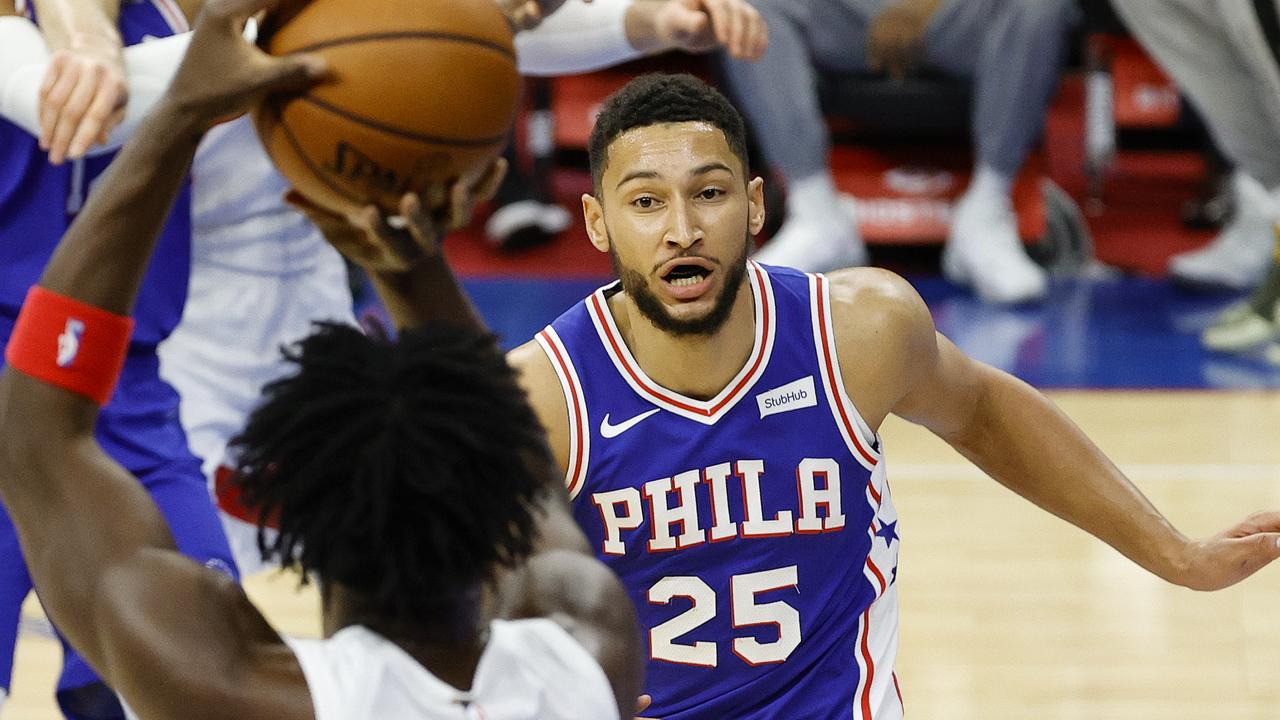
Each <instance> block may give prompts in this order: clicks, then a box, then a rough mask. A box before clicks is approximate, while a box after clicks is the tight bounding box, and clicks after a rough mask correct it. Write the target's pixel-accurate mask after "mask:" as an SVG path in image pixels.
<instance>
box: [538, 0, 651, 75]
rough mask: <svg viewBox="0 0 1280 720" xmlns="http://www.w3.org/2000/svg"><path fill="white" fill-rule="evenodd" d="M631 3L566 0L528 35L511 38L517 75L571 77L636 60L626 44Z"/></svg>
mask: <svg viewBox="0 0 1280 720" xmlns="http://www.w3.org/2000/svg"><path fill="white" fill-rule="evenodd" d="M631 2H632V0H593V2H589V3H586V2H582V0H568V2H566V3H565V4H564V5H563V6H562V7H561V8H560V9H559V10H557V11H555V12H554V13H551V16H550V17H548V18H547V19H546V20H544V21H543V22H542V24H541V25H539V26H538V27H536V28H534V29H533V30H527V31H525V32H521V33H517V34H516V57H517V58H518V61H519V65H520V74H522V75H544V76H545V75H576V74H578V73H584V72H591V71H592V70H599V69H601V68H606V67H609V66H610V65H617V64H619V63H623V62H626V61H628V60H634V59H636V58H638V57H640V55H641V53H640V52H639V51H638V50H636V49H635V48H633V47H631V43H630V42H628V41H627V30H626V17H627V8H629V7H630V6H631Z"/></svg>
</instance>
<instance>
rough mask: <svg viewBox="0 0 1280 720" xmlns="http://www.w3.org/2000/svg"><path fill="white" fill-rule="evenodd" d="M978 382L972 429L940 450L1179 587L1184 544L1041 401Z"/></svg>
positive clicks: (1022, 390)
mask: <svg viewBox="0 0 1280 720" xmlns="http://www.w3.org/2000/svg"><path fill="white" fill-rule="evenodd" d="M984 374H985V376H986V377H984V391H983V392H982V394H981V399H980V400H979V402H978V405H977V408H976V410H975V416H974V418H973V422H972V423H970V424H969V426H968V427H967V428H966V429H965V430H964V431H963V432H962V433H961V434H960V435H958V436H956V437H952V438H947V440H948V442H951V444H952V445H954V446H955V447H956V449H957V450H959V451H960V452H961V453H962V454H964V455H965V456H966V457H967V458H969V459H970V460H971V461H973V462H974V464H976V465H977V466H978V467H980V468H982V470H984V471H985V472H986V473H987V474H989V475H990V476H991V477H993V478H995V479H996V480H997V481H999V482H1000V483H1001V484H1003V485H1005V486H1006V487H1008V488H1009V489H1011V490H1013V491H1014V492H1016V493H1018V494H1019V495H1021V496H1023V497H1025V498H1026V499H1028V500H1030V501H1031V502H1033V503H1035V504H1036V505H1038V506H1040V507H1041V508H1043V509H1045V510H1047V511H1049V512H1051V513H1053V514H1054V515H1057V516H1058V517H1060V518H1062V519H1064V520H1066V521H1067V522H1070V523H1071V524H1073V525H1075V526H1077V527H1079V528H1081V529H1083V530H1085V531H1086V532H1089V533H1090V534H1092V535H1094V536H1096V537H1098V538H1099V539H1101V540H1102V541H1104V542H1106V543H1107V544H1109V545H1111V546H1112V547H1114V548H1115V549H1116V550H1118V551H1120V552H1121V553H1122V554H1123V555H1125V556H1126V557H1128V558H1129V559H1131V560H1133V561H1134V562H1135V563H1137V564H1138V565H1140V566H1142V567H1144V568H1146V569H1147V570H1149V571H1150V572H1152V573H1154V574H1155V575H1158V576H1159V577H1162V578H1164V579H1165V580H1168V581H1170V582H1174V583H1180V582H1181V579H1180V578H1181V572H1182V571H1183V570H1184V569H1185V568H1184V567H1183V564H1184V563H1183V552H1184V551H1185V550H1186V547H1187V539H1186V537H1184V536H1183V535H1182V534H1181V533H1179V532H1178V531H1177V529H1175V528H1174V527H1173V526H1172V525H1171V524H1170V523H1169V522H1168V520H1166V519H1165V517H1164V516H1163V515H1161V514H1160V512H1159V511H1158V510H1156V508H1155V507H1154V506H1153V505H1152V504H1151V502H1150V501H1149V500H1147V498H1146V497H1145V496H1144V495H1143V494H1142V493H1141V492H1140V491H1139V490H1138V489H1137V488H1136V487H1134V485H1133V484H1132V483H1131V482H1129V480H1128V479H1127V478H1126V477H1125V476H1124V474H1123V473H1121V472H1120V470H1119V469H1118V468H1117V467H1116V466H1115V464H1114V463H1112V462H1111V460H1110V459H1108V458H1107V457H1106V456H1105V455H1104V454H1103V453H1102V451H1101V450H1099V449H1098V447H1097V446H1096V445H1094V443H1093V442H1092V441H1091V440H1090V439H1089V438H1088V437H1086V436H1085V434H1084V433H1083V432H1082V431H1081V430H1080V428H1079V427H1077V426H1076V425H1075V423H1073V422H1072V421H1071V420H1070V419H1069V418H1068V417H1067V416H1066V415H1065V414H1064V413H1063V412H1062V411H1061V410H1060V409H1058V407H1057V406H1055V405H1053V403H1051V402H1050V401H1049V400H1048V399H1047V398H1045V397H1044V396H1043V395H1042V394H1041V393H1039V392H1038V391H1036V390H1034V389H1033V388H1031V387H1030V386H1028V385H1026V384H1025V383H1023V382H1021V381H1019V380H1017V379H1015V378H1013V377H1010V376H1009V375H1006V374H1004V373H1001V372H999V371H997V370H994V369H991V368H985V369H984Z"/></svg>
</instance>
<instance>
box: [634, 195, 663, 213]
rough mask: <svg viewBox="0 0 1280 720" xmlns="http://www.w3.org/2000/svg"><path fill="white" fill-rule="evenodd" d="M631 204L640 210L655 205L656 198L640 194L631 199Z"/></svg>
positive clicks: (656, 202) (656, 203)
mask: <svg viewBox="0 0 1280 720" xmlns="http://www.w3.org/2000/svg"><path fill="white" fill-rule="evenodd" d="M631 204H632V205H635V206H636V207H638V208H641V209H642V210H648V209H650V208H654V207H657V205H658V199H657V198H655V197H651V196H649V195H641V196H640V197H638V198H636V199H635V200H632V201H631Z"/></svg>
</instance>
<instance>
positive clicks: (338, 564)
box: [0, 0, 641, 720]
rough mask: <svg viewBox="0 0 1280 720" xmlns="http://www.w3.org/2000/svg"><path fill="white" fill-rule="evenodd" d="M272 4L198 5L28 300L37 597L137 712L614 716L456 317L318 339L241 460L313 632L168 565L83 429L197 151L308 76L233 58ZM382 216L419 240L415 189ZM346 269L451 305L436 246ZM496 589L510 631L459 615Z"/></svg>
mask: <svg viewBox="0 0 1280 720" xmlns="http://www.w3.org/2000/svg"><path fill="white" fill-rule="evenodd" d="M269 2H270V0H214V1H213V2H210V3H209V4H208V5H207V6H206V8H205V10H204V12H203V13H202V15H201V18H200V19H199V21H198V22H197V25H196V30H195V33H194V36H193V38H192V41H191V45H190V48H189V50H188V53H187V56H186V59H185V60H184V62H183V65H182V67H181V68H180V69H179V71H178V75H177V76H176V77H175V79H174V82H173V84H172V85H171V87H170V89H169V91H168V92H167V93H166V96H165V98H164V99H163V100H161V102H160V103H159V105H158V107H157V109H156V110H155V112H154V113H153V114H152V115H151V116H149V117H148V119H147V120H146V121H144V124H143V125H142V127H141V128H140V129H139V130H138V134H137V137H136V138H135V141H133V142H131V143H130V144H128V145H127V146H126V147H125V149H124V150H123V151H122V152H121V154H120V156H119V158H118V159H117V161H116V162H115V163H114V164H113V166H112V168H111V169H110V170H109V171H108V172H107V174H106V175H105V176H104V178H103V180H102V184H101V187H100V189H99V190H98V191H97V192H95V193H94V194H93V195H92V196H91V197H90V198H89V200H88V203H87V205H86V206H85V208H84V210H83V211H82V212H81V214H80V215H79V217H78V218H77V219H76V221H75V222H74V223H73V225H72V227H71V228H70V230H69V231H68V232H67V234H66V236H65V237H64V239H63V241H62V243H61V244H60V245H59V247H58V250H57V252H56V253H55V255H54V257H53V259H52V260H51V261H50V263H49V265H48V267H47V268H46V270H45V273H44V275H43V276H42V277H41V279H40V285H39V288H37V289H36V290H33V292H32V293H31V295H30V297H29V299H28V301H27V303H26V304H24V306H23V311H22V315H21V316H20V318H19V320H18V326H17V329H16V330H15V336H14V339H13V341H12V342H11V343H10V345H9V347H8V350H7V360H8V364H7V366H6V368H5V370H4V372H3V374H2V375H0V496H2V498H3V500H4V503H5V505H6V506H7V507H8V508H9V510H10V513H11V515H12V517H13V519H14V523H15V524H16V526H17V528H18V533H19V537H20V539H21V543H22V550H23V553H24V554H25V555H26V557H27V558H28V559H29V563H30V569H31V574H32V577H33V579H34V581H35V585H36V588H37V590H38V591H39V592H40V595H41V598H42V599H43V601H44V603H45V606H46V608H47V609H48V611H49V613H50V616H51V617H52V619H53V620H54V622H56V623H57V624H58V625H59V627H61V628H62V629H63V630H64V632H66V634H67V636H68V638H69V639H70V640H71V642H72V643H73V644H74V645H75V646H76V647H77V648H79V649H80V650H81V652H83V654H84V656H85V657H86V658H87V659H88V660H89V662H90V663H91V664H92V665H93V667H95V668H96V669H98V670H99V671H100V672H101V674H102V676H103V677H104V679H106V680H107V681H108V682H109V683H110V684H111V685H112V686H113V687H115V688H117V689H118V690H119V691H120V692H121V694H122V696H123V697H124V698H125V700H126V701H127V702H128V703H129V704H130V706H131V707H132V709H133V710H134V711H136V713H137V714H138V716H139V717H142V718H176V717H181V718H184V720H201V719H202V718H238V719H244V718H248V719H254V718H261V719H264V720H265V719H267V718H270V719H272V720H293V719H299V720H302V719H311V718H315V719H316V720H338V719H344V720H345V719H351V720H358V719H359V718H370V719H372V718H378V719H379V720H382V719H384V718H386V719H389V720H395V719H396V718H424V717H430V718H457V719H458V720H464V719H469V718H490V719H491V720H500V719H502V718H511V719H514V718H528V719H530V720H532V719H533V718H539V719H548V718H550V719H563V720H580V719H582V718H612V717H619V716H620V714H621V713H622V712H623V709H622V708H620V707H619V703H618V701H616V700H615V698H625V700H624V702H623V705H625V706H626V707H627V709H629V707H630V705H631V701H632V698H633V697H634V693H635V692H636V691H637V690H638V686H639V682H640V669H641V664H640V661H639V657H638V655H637V653H636V647H635V639H636V634H635V625H634V616H633V613H632V610H631V608H630V606H629V605H628V603H627V601H626V595H625V591H624V590H623V588H622V587H621V585H620V584H619V583H618V582H617V579H616V578H615V577H614V576H613V575H612V574H611V573H609V572H608V570H607V569H606V568H604V567H603V566H602V565H601V564H600V563H598V562H597V561H595V560H594V559H593V558H591V556H590V555H589V553H586V552H585V544H584V543H583V538H582V537H581V535H580V534H573V533H567V534H563V535H561V536H556V537H553V536H551V535H549V534H548V533H541V535H543V536H544V537H543V539H542V541H541V542H540V544H539V545H538V546H537V547H535V541H537V540H538V537H539V535H540V529H541V528H543V527H547V528H550V529H556V528H559V529H564V528H572V525H571V523H572V521H571V519H569V518H568V517H567V516H566V514H565V512H564V508H565V506H564V498H563V495H562V494H561V492H560V491H559V490H558V482H557V478H556V477H555V474H554V470H553V467H552V464H553V459H552V458H551V456H550V454H549V452H548V450H547V446H546V443H545V437H544V435H543V434H542V431H541V429H540V428H539V426H538V423H537V418H536V416H535V415H534V414H533V412H532V410H531V409H530V408H529V406H528V405H527V404H526V403H525V402H524V400H523V398H522V395H521V393H520V390H519V388H518V386H517V384H516V380H515V376H514V374H513V372H512V371H511V369H510V368H509V366H507V365H506V363H505V362H504V361H503V358H502V356H501V354H500V353H499V352H498V350H497V348H496V345H495V343H494V341H493V338H492V337H491V336H489V335H488V334H487V333H486V332H485V331H484V330H483V327H482V326H481V325H480V324H479V323H478V322H477V321H475V320H474V316H473V315H472V314H471V313H470V310H469V308H468V307H467V306H466V305H464V304H461V303H459V302H440V303H433V304H425V305H420V306H419V307H418V310H419V316H418V317H419V319H420V320H421V322H419V323H415V324H414V325H413V326H411V327H404V328H403V330H404V332H403V334H402V337H401V339H400V340H399V341H394V342H393V341H388V340H384V339H378V338H368V337H366V336H364V335H362V334H361V333H359V332H358V331H357V330H355V329H353V328H349V327H342V326H326V327H324V328H322V329H321V330H319V331H318V332H317V333H316V334H315V335H313V336H312V337H310V338H308V339H307V340H306V341H304V342H303V343H302V344H301V346H300V347H299V348H298V350H297V351H296V353H295V355H294V359H293V362H294V363H295V365H296V374H295V375H294V376H292V377H290V378H288V379H285V380H282V381H280V382H278V383H275V384H273V385H272V387H271V388H270V389H269V391H268V393H267V397H266V399H265V401H264V403H263V405H262V406H261V407H260V408H259V409H258V410H257V411H256V412H255V414H254V415H253V417H252V418H251V420H250V422H249V426H248V428H247V429H246V431H245V432H244V433H243V435H242V436H241V437H240V438H238V440H237V441H236V447H237V450H238V451H239V457H240V459H241V466H240V468H239V469H240V471H241V473H242V477H243V484H242V488H243V490H244V491H245V493H246V494H247V496H248V497H250V498H251V499H252V501H253V503H254V505H255V507H257V508H258V509H259V511H260V512H261V513H262V514H263V515H264V516H265V515H270V516H273V517H276V518H277V519H278V522H279V525H280V528H281V532H280V535H279V536H278V539H277V541H275V543H274V544H273V546H272V547H273V549H274V550H275V551H276V552H278V553H280V554H281V556H282V557H283V559H284V561H285V562H286V563H287V564H289V565H293V566H297V567H300V568H302V569H303V570H304V571H306V572H308V573H309V574H314V575H315V576H316V577H317V578H318V579H319V582H320V584H321V589H322V597H323V609H324V624H325V631H326V635H327V636H329V637H328V639H327V640H323V641H297V640H286V639H284V638H282V637H280V636H279V635H278V634H277V633H276V632H275V631H274V630H273V629H272V628H271V627H270V626H269V625H268V624H267V623H266V622H265V620H264V619H263V618H262V616H261V615H260V614H259V613H258V611H257V610H256V609H255V608H254V607H253V606H252V605H251V604H250V603H249V601H248V600H247V598H245V596H244V594H243V592H242V591H241V590H240V588H239V587H238V586H237V585H236V584H235V583H234V582H232V581H231V580H230V579H229V578H227V577H226V576H225V575H222V574H221V573H217V572H214V571H211V570H209V569H207V568H204V567H202V566H201V565H199V564H198V563H194V562H192V561H190V560H188V559H186V558H184V557H182V556H181V555H179V554H178V553H177V552H176V550H175V547H174V541H173V538H172V536H171V534H170V532H169V529H168V527H167V525H166V523H165V521H164V519H163V517H162V516H161V515H160V514H159V512H158V511H157V509H156V506H155V505H154V503H153V502H152V500H151V499H150V498H148V496H147V494H146V493H145V492H144V491H143V489H142V488H141V486H140V485H139V484H138V482H137V480H136V479H135V478H134V477H133V476H132V475H131V474H130V473H129V472H127V471H126V470H125V469H124V468H122V467H121V466H120V465H118V464H116V463H115V462H114V461H112V460H111V459H110V458H109V457H108V456H107V455H106V454H105V453H104V452H103V449H102V447H101V446H100V445H99V443H98V441H97V440H96V439H95V437H94V434H93V427H94V424H95V421H96V420H97V418H98V415H99V405H100V404H101V403H102V402H104V401H105V398H106V397H108V396H109V395H110V392H111V387H112V385H114V383H115V382H116V381H117V379H118V377H117V375H118V371H119V368H120V366H121V365H122V364H123V362H124V353H125V351H126V348H127V344H128V333H129V331H130V329H131V325H132V322H131V321H130V320H129V318H127V317H125V316H124V315H125V313H127V312H128V311H129V310H130V309H131V308H132V307H133V305H134V303H135V301H136V299H137V294H138V287H139V285H140V283H141V281H142V276H143V274H144V271H145V268H146V266H147V264H148V261H149V260H150V258H151V255H152V252H153V250H154V249H155V244H156V238H157V236H158V234H159V231H160V226H161V224H162V221H163V218H164V216H165V215H166V213H167V210H168V207H169V205H170V204H171V203H172V202H173V200H174V197H175V196H176V195H177V193H178V189H179V186H180V185H181V183H182V178H183V175H184V174H185V172H186V168H187V166H188V165H189V163H190V162H191V159H192V157H193V155H194V153H195V150H196V146H197V143H198V142H199V140H200V137H201V136H202V135H203V133H204V131H205V130H206V129H207V128H208V127H210V126H211V125H212V124H213V123H215V122H216V121H218V120H219V119H222V118H225V117H227V116H228V115H229V114H234V113H237V112H243V111H244V110H245V109H246V108H247V107H248V106H249V105H250V104H252V103H253V102H254V101H255V100H256V99H258V98H261V97H262V96H263V95H265V94H266V93H268V92H275V91H288V90H300V89H303V88H305V87H307V86H308V85H309V84H312V83H314V82H316V81H317V80H318V79H320V78H322V77H323V76H324V74H325V69H324V67H323V65H322V64H321V63H319V62H318V61H317V60H315V59H312V58H305V57H297V56H295V57H291V58H283V59H279V58H270V57H268V56H266V55H264V54H262V53H261V52H260V51H258V50H257V49H256V48H254V47H252V46H251V45H249V44H248V43H246V42H245V41H244V40H243V38H242V36H241V30H242V28H243V25H244V21H245V20H246V19H247V18H248V17H249V15H250V14H252V13H253V12H255V11H257V10H259V9H261V8H262V7H263V6H266V5H268V4H269ZM494 176H495V174H494V173H490V174H489V179H488V180H487V181H483V182H481V183H479V184H478V186H477V188H476V189H475V190H474V193H475V194H476V195H480V196H483V195H485V194H486V193H488V192H491V190H492V186H493V185H494V184H495V183H494V182H493V179H494ZM438 194H439V193H428V195H429V196H435V195H438ZM451 197H452V198H453V203H452V206H451V207H449V208H441V209H442V210H444V211H446V214H447V216H448V218H449V219H450V220H451V221H452V222H454V223H456V221H457V220H459V219H460V217H461V216H462V215H463V214H464V212H463V206H464V205H465V201H466V198H465V197H464V192H463V191H462V190H461V189H455V190H454V191H453V192H452V194H451ZM402 210H403V214H404V216H405V217H406V218H407V219H408V220H409V226H410V228H411V229H412V233H413V238H414V240H415V241H416V242H417V243H418V245H419V247H422V248H427V249H434V245H433V242H434V235H433V230H432V227H433V226H432V221H431V220H430V219H428V218H427V217H426V214H425V212H424V210H423V209H422V207H421V205H419V204H418V203H417V200H416V198H415V197H414V196H408V197H406V198H405V200H404V203H402ZM375 216H376V211H375ZM380 227H381V226H380ZM369 242H370V243H372V242H374V240H373V239H370V240H369ZM361 257H363V258H364V259H365V261H366V262H368V263H371V267H370V270H371V271H372V272H373V273H374V274H375V277H377V278H378V279H379V281H380V283H381V284H385V285H388V286H396V287H405V288H421V289H422V290H423V291H425V292H426V293H427V294H426V295H422V296H420V297H422V298H424V299H430V298H431V297H432V294H431V292H430V291H431V289H432V288H440V287H452V286H453V284H452V281H451V277H450V276H449V270H448V268H447V266H446V265H444V262H443V260H442V259H441V257H440V255H439V254H438V253H434V252H421V253H419V254H418V257H416V258H415V260H414V261H413V262H409V263H402V264H399V265H396V266H395V267H389V266H387V265H386V264H381V263H380V256H379V255H378V254H377V253H371V254H370V253H365V254H363V255H361ZM395 299H396V298H392V299H391V302H392V303H393V304H394V301H395ZM557 547H558V548H559V549H553V548H557ZM500 573H501V574H502V577H501V578H500V579H499V583H500V585H499V589H498V594H497V599H498V601H499V603H500V605H501V606H502V607H503V608H504V609H506V610H507V611H508V613H509V615H510V616H511V617H517V618H525V619H524V620H512V621H493V622H489V621H488V620H487V619H486V618H484V617H482V616H481V614H480V611H479V608H478V605H479V597H480V593H481V588H482V586H483V585H484V583H485V582H486V581H489V580H493V579H495V578H496V577H497V576H498V575H499V574H500ZM546 618H554V620H549V619H546Z"/></svg>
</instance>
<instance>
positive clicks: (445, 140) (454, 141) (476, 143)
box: [298, 96, 507, 147]
mask: <svg viewBox="0 0 1280 720" xmlns="http://www.w3.org/2000/svg"><path fill="white" fill-rule="evenodd" d="M298 99H299V100H301V101H303V102H307V103H310V104H312V105H315V106H316V107H318V108H320V109H321V110H325V111H328V112H330V113H333V114H334V115H337V116H338V117H340V118H342V119H344V120H350V121H351V122H353V123H357V124H359V125H364V126H365V127H370V128H373V129H374V130H378V131H380V132H384V133H387V134H388V135H395V136H397V137H402V138H404V139H406V140H414V141H416V142H423V143H430V144H432V145H456V146H459V147H484V146H486V145H493V144H495V143H500V142H503V141H504V140H506V139H507V134H506V133H502V134H501V135H494V136H492V137H487V138H476V139H471V138H451V137H444V136H440V135H423V134H421V133H415V132H410V131H408V130H401V129H400V128H396V127H392V126H391V125H384V124H382V123H380V122H375V121H373V120H369V119H368V118H364V117H361V116H359V115H356V114H354V113H352V112H349V111H347V110H343V109H342V108H340V107H337V106H336V105H330V104H329V103H327V102H325V101H323V100H317V99H315V98H313V97H311V96H304V97H300V98H298Z"/></svg>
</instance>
